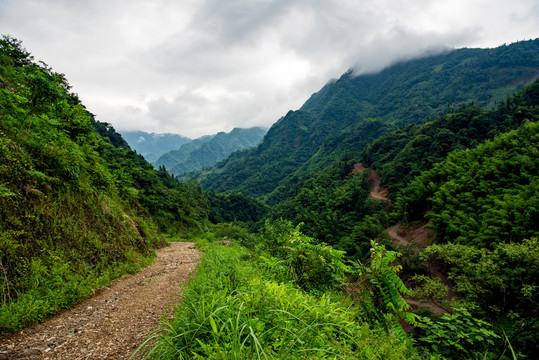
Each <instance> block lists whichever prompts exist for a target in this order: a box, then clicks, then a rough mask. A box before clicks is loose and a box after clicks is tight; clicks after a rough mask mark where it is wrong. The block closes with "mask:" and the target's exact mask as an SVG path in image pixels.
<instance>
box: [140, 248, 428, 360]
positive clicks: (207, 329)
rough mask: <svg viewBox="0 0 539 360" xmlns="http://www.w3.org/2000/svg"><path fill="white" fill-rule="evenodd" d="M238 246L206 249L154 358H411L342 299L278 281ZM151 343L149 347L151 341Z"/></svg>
mask: <svg viewBox="0 0 539 360" xmlns="http://www.w3.org/2000/svg"><path fill="white" fill-rule="evenodd" d="M251 256H252V255H250V254H249V253H248V252H247V251H246V250H245V249H244V248H241V247H237V246H234V247H224V246H216V245H214V246H210V247H209V248H208V249H207V252H206V254H205V256H204V258H203V259H202V262H201V264H200V265H199V267H198V269H197V276H196V278H194V279H192V281H191V282H190V283H189V286H188V287H187V288H186V289H184V291H183V298H184V300H183V303H182V304H181V306H180V307H179V308H178V310H177V312H176V317H175V319H174V320H173V321H172V322H169V323H167V322H165V323H164V324H163V327H164V328H163V330H162V332H161V333H157V334H156V335H155V337H157V338H158V339H159V340H158V342H157V343H156V344H155V345H154V346H153V347H151V348H149V347H147V348H145V349H144V348H143V349H141V352H143V353H144V355H145V356H146V357H147V358H152V359H183V358H200V359H261V358H263V359H335V358H339V359H414V358H418V357H417V356H416V355H415V353H414V351H413V350H411V349H408V348H407V347H406V346H404V345H403V344H402V343H401V342H400V341H398V340H397V339H395V338H394V337H392V336H388V335H386V334H385V333H384V332H383V331H380V330H379V329H372V330H371V329H369V327H368V326H367V325H365V324H361V323H360V322H358V319H357V317H356V315H355V314H356V312H355V311H353V310H352V309H350V308H348V307H347V306H349V305H350V304H349V303H348V302H347V301H346V300H345V299H344V298H342V297H341V296H339V295H336V294H331V293H325V294H322V295H320V296H319V297H315V296H314V295H312V294H309V293H306V292H304V291H302V290H299V289H297V288H295V287H294V286H292V285H291V283H288V282H276V281H274V280H272V276H271V274H270V275H269V276H268V274H267V273H266V272H265V270H264V267H259V266H256V263H255V262H252V261H249V259H250V257H251ZM148 343H150V341H148Z"/></svg>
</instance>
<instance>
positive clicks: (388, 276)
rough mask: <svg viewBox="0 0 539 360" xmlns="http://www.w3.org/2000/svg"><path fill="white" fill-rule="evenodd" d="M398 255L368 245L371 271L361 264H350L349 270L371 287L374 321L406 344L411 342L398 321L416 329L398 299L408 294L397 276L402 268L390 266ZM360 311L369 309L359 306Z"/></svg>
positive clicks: (403, 305)
mask: <svg viewBox="0 0 539 360" xmlns="http://www.w3.org/2000/svg"><path fill="white" fill-rule="evenodd" d="M400 255H401V254H400V253H398V252H396V251H387V250H386V249H385V246H383V245H379V244H378V243H376V242H375V241H371V261H370V267H367V266H365V265H363V264H361V263H360V262H353V263H352V265H351V268H353V269H354V270H355V272H356V274H357V275H359V276H365V277H367V279H368V282H369V283H370V284H371V285H372V286H371V287H372V289H371V291H370V292H369V294H370V297H371V301H372V302H373V304H374V306H373V307H371V308H372V309H373V311H374V313H375V315H376V318H377V319H379V320H380V319H383V323H382V325H383V327H384V328H385V329H386V330H387V331H389V330H391V331H393V332H394V333H395V334H396V335H397V336H398V337H399V339H401V340H402V341H403V342H405V343H407V342H409V341H410V340H409V339H408V337H407V336H406V333H405V332H404V330H403V329H402V327H401V325H400V324H399V319H402V320H404V321H406V322H407V323H409V324H411V325H415V324H416V323H417V320H418V316H417V315H416V314H413V313H411V312H408V310H409V309H410V305H408V304H407V303H406V301H404V298H403V297H402V295H401V294H406V295H409V294H410V293H411V292H410V290H408V288H407V287H406V285H405V284H404V282H403V281H402V280H401V279H400V278H399V276H398V275H397V273H398V272H399V271H400V270H401V269H402V267H401V266H400V265H393V263H394V262H395V260H396V259H397V258H398V257H399V256H400ZM376 304H378V306H376ZM362 307H363V308H364V309H366V308H368V306H366V304H362Z"/></svg>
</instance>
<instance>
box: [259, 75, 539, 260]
mask: <svg viewBox="0 0 539 360" xmlns="http://www.w3.org/2000/svg"><path fill="white" fill-rule="evenodd" d="M538 105H539V82H538V81H535V82H534V83H532V84H530V85H528V86H526V87H525V88H524V89H522V90H521V91H519V92H518V93H517V94H515V95H514V96H513V97H510V98H509V99H508V100H507V101H505V102H503V103H501V104H500V105H498V107H497V108H496V109H494V110H488V109H483V108H479V107H477V106H475V105H473V106H464V105H463V106H461V107H460V108H459V109H457V110H454V111H452V112H450V113H448V114H446V115H444V116H441V117H439V118H437V119H436V120H434V121H429V122H427V123H425V124H423V125H415V124H413V125H409V126H407V127H405V128H403V129H399V130H395V131H392V132H390V133H388V134H386V135H383V136H381V137H379V138H377V139H376V140H374V141H372V142H371V143H370V144H369V145H368V146H366V147H365V148H364V150H363V151H362V153H361V155H360V156H357V157H356V156H354V155H353V154H352V153H349V154H348V155H346V156H344V157H343V158H342V159H341V160H339V161H336V162H334V163H333V164H331V165H330V166H328V167H326V168H325V169H324V170H323V171H320V172H317V173H316V175H315V176H312V177H310V178H309V179H307V180H306V181H305V182H303V183H302V184H301V185H297V186H296V187H295V190H294V195H293V196H291V197H290V198H288V199H285V200H283V201H281V202H280V203H279V204H278V205H275V206H273V207H272V208H271V209H270V213H269V215H270V217H271V218H274V219H278V218H281V217H282V218H286V219H289V220H292V221H293V222H294V223H299V222H303V223H305V225H304V228H303V230H304V232H305V233H306V234H308V235H309V236H313V237H315V238H317V239H320V240H322V241H325V242H327V243H329V244H332V245H335V246H337V247H339V248H340V249H343V250H346V251H347V252H348V253H349V254H350V255H358V256H363V255H365V252H366V251H368V245H369V244H368V239H369V238H372V237H376V236H377V234H378V233H379V232H381V230H382V229H383V228H384V227H385V226H387V225H388V221H389V219H388V217H387V214H386V212H385V211H384V210H385V209H387V208H388V204H387V203H386V204H384V202H381V201H379V200H376V199H372V198H369V197H368V195H369V191H370V188H371V186H372V184H369V183H368V182H367V173H362V174H360V173H357V172H356V173H354V172H352V168H353V165H354V164H355V163H358V162H360V161H361V162H362V163H363V164H365V165H367V166H371V167H374V168H375V169H376V171H377V173H378V175H379V176H381V184H380V186H381V187H386V188H388V189H389V197H390V198H392V199H395V198H396V197H397V196H401V195H399V194H400V193H399V190H401V189H403V188H404V187H406V186H407V185H408V184H409V183H410V182H411V181H412V179H414V177H416V176H418V175H419V174H421V172H422V171H425V170H429V169H431V168H432V166H433V165H434V164H435V163H437V162H440V161H442V160H444V159H445V158H446V156H447V155H448V154H449V153H450V152H451V151H454V150H458V149H461V150H465V149H472V148H474V147H476V146H477V145H479V144H482V143H483V142H484V141H485V140H492V139H493V138H494V137H495V136H497V135H500V134H503V133H505V132H507V131H510V130H514V129H517V128H518V127H519V126H521V125H523V124H524V123H525V122H527V121H534V122H535V121H537V120H538V119H539V109H538ZM522 159H524V158H522ZM526 161H528V160H526ZM515 172H516V173H519V172H520V170H515ZM484 184H485V185H484V187H488V188H490V187H491V185H492V184H490V183H484ZM492 188H493V189H496V188H497V187H496V186H493V187H492ZM484 191H485V193H486V191H487V190H486V189H485V190H484ZM429 196H430V195H425V196H423V197H422V198H421V199H420V200H417V202H416V203H415V204H416V205H415V206H414V207H413V211H412V209H406V210H401V211H405V212H406V214H407V215H406V218H407V219H408V218H409V219H410V220H419V219H421V218H422V216H423V213H424V211H425V209H426V206H427V204H428V202H427V200H426V199H427V198H428V197H429ZM402 206H403V207H405V208H407V207H408V205H402ZM419 208H420V209H422V210H423V213H420V214H419V215H418V214H417V212H418V209H419ZM378 215H380V216H378ZM373 216H374V218H373ZM463 216H466V215H463ZM528 225H529V224H528ZM528 227H529V226H528ZM362 246H363V247H362Z"/></svg>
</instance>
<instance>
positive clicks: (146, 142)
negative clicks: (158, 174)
mask: <svg viewBox="0 0 539 360" xmlns="http://www.w3.org/2000/svg"><path fill="white" fill-rule="evenodd" d="M121 133H122V136H123V138H124V139H125V140H126V141H127V143H128V144H129V146H130V147H131V149H133V150H135V151H136V152H138V153H139V154H141V155H142V156H144V158H145V159H146V161H148V162H151V163H153V162H154V161H156V160H157V159H159V157H160V156H162V155H163V154H165V153H166V152H168V151H171V150H175V149H179V148H180V147H181V146H182V145H183V144H186V143H188V142H190V141H191V139H189V138H187V137H185V136H182V135H178V134H169V133H162V134H159V133H153V132H152V133H147V132H144V131H122V132H121Z"/></svg>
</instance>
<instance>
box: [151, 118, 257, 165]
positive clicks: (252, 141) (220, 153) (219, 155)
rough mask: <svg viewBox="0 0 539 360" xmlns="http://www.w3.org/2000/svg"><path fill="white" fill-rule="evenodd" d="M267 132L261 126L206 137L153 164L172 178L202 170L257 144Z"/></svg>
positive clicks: (168, 154) (183, 146)
mask: <svg viewBox="0 0 539 360" xmlns="http://www.w3.org/2000/svg"><path fill="white" fill-rule="evenodd" d="M266 132H267V129H264V128H260V127H252V128H248V129H240V128H235V129H233V130H232V131H231V132H229V133H225V132H220V133H217V134H216V135H214V136H205V137H202V138H199V139H196V140H193V141H191V142H189V143H186V144H184V145H182V146H181V147H180V148H179V149H178V150H173V151H169V152H168V153H166V154H164V155H162V156H161V157H160V158H159V159H158V160H157V161H155V162H154V165H155V166H156V167H160V166H164V167H165V168H166V169H168V170H169V171H170V172H171V173H172V174H175V175H181V174H184V173H186V172H188V171H191V170H197V169H202V168H204V167H206V166H211V165H214V164H216V163H217V162H219V161H221V160H223V159H224V158H226V157H227V156H229V155H230V154H232V153H233V152H235V151H238V150H244V149H249V148H251V147H253V146H255V145H257V144H258V143H259V142H260V140H262V138H263V137H264V135H265V134H266Z"/></svg>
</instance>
